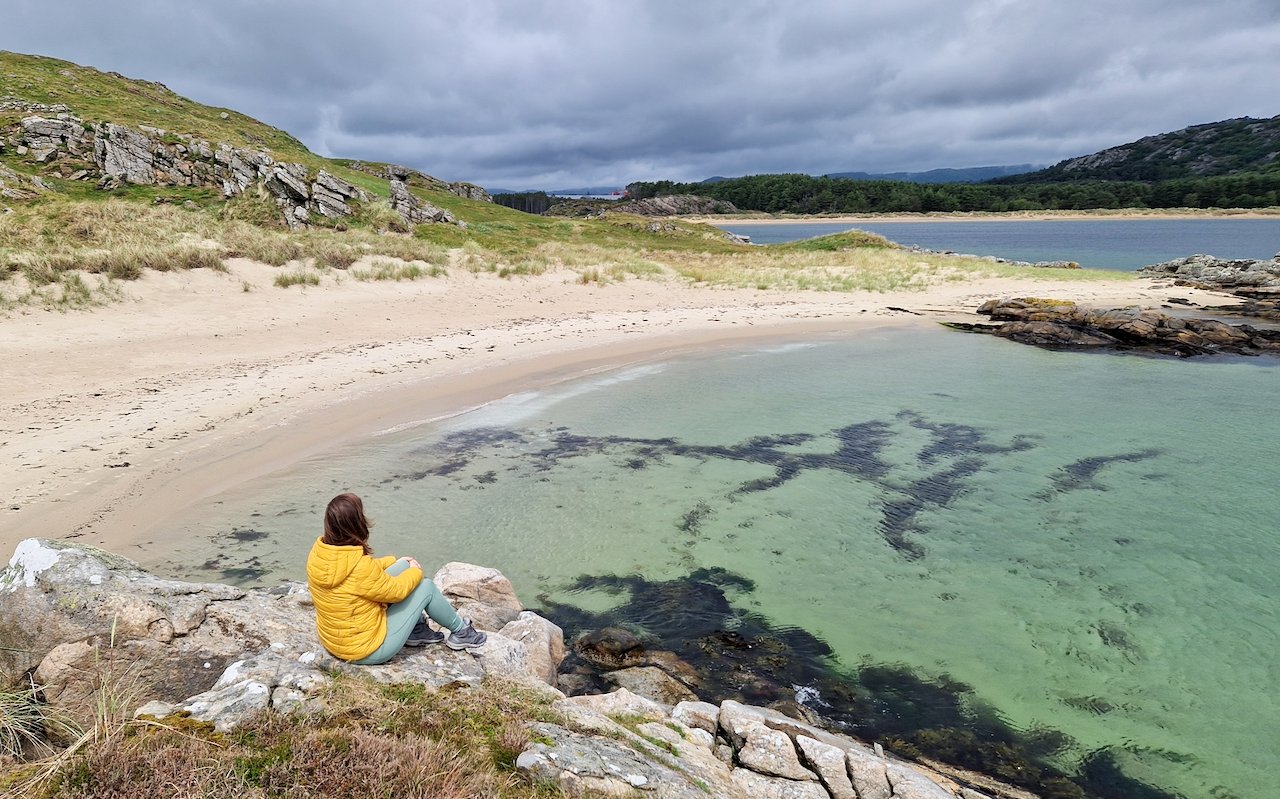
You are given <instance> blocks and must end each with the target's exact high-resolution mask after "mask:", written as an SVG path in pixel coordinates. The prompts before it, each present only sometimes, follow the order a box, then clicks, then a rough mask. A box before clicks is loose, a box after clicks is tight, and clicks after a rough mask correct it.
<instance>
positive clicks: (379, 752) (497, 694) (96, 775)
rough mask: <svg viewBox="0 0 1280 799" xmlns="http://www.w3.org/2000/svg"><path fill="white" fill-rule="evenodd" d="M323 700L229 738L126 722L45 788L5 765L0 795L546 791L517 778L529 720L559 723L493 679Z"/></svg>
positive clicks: (531, 699) (66, 764)
mask: <svg viewBox="0 0 1280 799" xmlns="http://www.w3.org/2000/svg"><path fill="white" fill-rule="evenodd" d="M320 702H321V703H322V705H323V710H317V711H316V712H311V713H299V714H296V715H293V716H286V715H282V714H277V713H263V714H261V715H259V716H257V717H256V718H254V719H253V720H251V721H249V722H248V723H246V724H244V725H242V726H240V727H238V728H237V729H235V730H234V731H232V732H230V733H226V734H221V733H217V732H215V731H214V730H213V725H212V724H210V723H207V722H193V721H191V720H190V719H189V718H184V717H182V715H176V716H170V717H168V718H166V719H159V720H153V719H144V720H141V721H138V722H129V723H127V724H124V725H122V726H120V727H119V728H117V730H116V731H115V732H114V733H113V734H111V735H108V736H106V737H103V738H101V739H99V740H97V741H95V742H93V743H90V744H88V745H85V746H84V747H82V748H81V749H80V750H79V751H78V752H76V753H75V754H74V755H73V756H71V757H69V758H63V759H62V760H61V761H59V762H58V765H57V768H56V770H55V771H54V772H52V773H51V774H50V776H49V777H48V778H46V779H44V780H43V781H36V780H35V779H34V778H32V777H31V776H30V775H29V774H28V772H27V770H24V769H22V768H18V767H15V766H11V767H10V768H9V769H7V770H3V769H0V790H4V789H5V788H7V790H8V792H9V794H10V795H13V796H25V797H31V799H61V798H63V797H68V798H69V797H77V798H80V797H84V798H85V799H95V798H99V797H101V798H102V799H105V798H106V797H119V796H179V795H180V796H201V797H209V798H210V799H220V798H221V797H226V798H227V799H232V798H235V799H239V797H244V796H290V797H297V798H298V799H303V798H304V797H326V798H328V797H334V798H335V799H342V798H343V797H351V798H352V799H355V798H356V797H360V798H361V799H363V797H370V796H396V797H405V799H413V798H414V797H439V798H440V799H462V797H472V796H486V797H529V799H533V797H538V796H546V795H547V793H546V791H545V790H540V789H537V788H534V787H532V786H529V785H527V784H525V783H524V782H523V781H521V780H520V779H519V777H518V776H517V775H516V773H515V759H516V756H517V755H518V754H519V753H520V752H521V751H523V749H524V748H525V746H526V745H527V744H528V743H529V741H530V736H531V733H530V732H529V730H528V728H527V727H526V724H527V723H528V722H529V721H533V720H545V721H552V720H555V718H554V715H553V714H552V713H551V711H550V710H549V708H548V706H547V705H548V701H547V700H546V699H545V698H543V697H539V696H535V695H533V694H530V693H529V692H528V691H526V690H525V689H521V688H519V687H517V686H514V685H512V684H509V683H505V682H502V681H501V680H496V679H490V680H487V681H486V682H485V683H484V685H483V686H482V687H480V688H478V689H467V688H461V689H457V690H450V689H445V690H442V691H440V692H438V693H429V692H428V689H427V688H426V687H425V686H423V685H416V684H411V685H379V684H376V683H373V682H372V681H368V680H361V679H357V678H353V677H344V676H340V677H337V678H336V679H335V680H334V682H333V683H332V684H331V685H330V686H329V687H328V689H327V690H326V691H325V692H324V693H323V694H322V695H321V696H320ZM6 771H7V774H6ZM6 777H7V779H8V785H7V786H6V785H5V780H6Z"/></svg>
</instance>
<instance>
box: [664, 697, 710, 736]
mask: <svg viewBox="0 0 1280 799" xmlns="http://www.w3.org/2000/svg"><path fill="white" fill-rule="evenodd" d="M671 718H672V719H674V720H676V721H678V722H680V723H681V724H683V725H684V726H686V727H692V728H694V729H698V730H705V731H707V732H709V733H711V734H712V735H715V734H716V732H717V730H718V729H719V727H720V708H718V707H716V706H715V705H713V704H711V703H710V702H680V703H679V704H677V705H676V707H675V710H673V711H671Z"/></svg>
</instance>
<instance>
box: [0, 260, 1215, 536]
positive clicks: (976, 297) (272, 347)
mask: <svg viewBox="0 0 1280 799" xmlns="http://www.w3.org/2000/svg"><path fill="white" fill-rule="evenodd" d="M273 274H274V271H273V270H272V268H271V267H267V266H263V265H260V264H255V263H251V262H247V261H239V260H236V261H231V262H229V271H228V272H227V273H218V272H211V271H206V270H197V271H192V272H184V273H148V274H147V275H146V276H145V277H144V278H143V279H141V280H139V281H137V282H136V283H133V284H129V285H128V287H127V289H126V291H127V293H128V294H129V296H130V299H128V300H127V301H125V302H123V303H120V304H114V305H108V306H105V307H100V308H97V309H94V310H92V311H88V312H85V311H77V312H68V313H59V312H56V311H44V310H28V311H26V312H24V313H13V314H11V315H10V316H8V317H5V318H0V333H2V334H3V335H4V336H5V339H6V350H7V352H6V355H7V363H6V373H7V376H8V378H9V379H8V384H9V387H8V389H7V390H6V395H5V400H6V401H5V403H4V406H5V407H4V410H5V414H4V422H3V423H0V437H2V439H3V440H2V441H0V473H3V475H4V482H5V484H6V485H7V486H9V494H8V496H7V497H6V503H5V505H4V507H3V509H2V510H0V548H4V549H6V550H8V551H12V550H13V548H14V546H16V544H17V543H18V541H20V540H22V539H24V538H30V537H33V536H41V537H48V538H55V539H77V540H79V542H81V543H87V544H92V545H94V546H99V547H102V548H104V549H108V550H110V551H113V552H120V553H122V554H125V555H130V554H131V553H135V554H136V553H137V552H138V551H139V549H140V548H141V549H142V550H144V551H147V552H149V553H150V554H151V555H152V556H154V554H155V550H163V549H166V546H165V544H164V543H163V542H159V541H155V540H153V539H154V536H153V533H154V531H155V530H156V529H157V528H158V527H159V526H161V523H162V522H163V521H164V520H165V519H166V518H169V517H172V516H173V515H175V514H176V513H178V512H179V511H181V510H182V509H183V508H186V507H189V506H190V505H191V504H193V503H195V502H197V501H200V500H202V499H205V498H207V497H209V496H212V495H214V494H217V493H218V492H220V491H224V490H227V489H229V488H231V487H233V486H236V485H240V484H242V483H244V482H246V481H250V480H254V479H257V478H259V477H262V476H264V475H267V474H270V473H271V472H274V471H276V470H279V469H282V468H285V467H287V466H289V465H290V464H293V463H296V462H298V461H299V460H301V459H303V458H307V457H313V456H315V455H317V454H320V453H323V452H325V451H327V450H329V449H331V448H336V447H338V446H341V445H343V444H346V443H350V442H353V441H358V440H367V439H368V438H370V437H373V436H376V435H377V434H379V433H381V432H386V431H390V430H395V429H403V428H404V427H406V426H411V425H414V424H421V423H424V422H426V421H430V420H433V419H439V418H445V417H448V416H451V415H454V414H457V413H460V412H465V411H466V410H468V409H470V408H474V407H478V406H480V405H483V404H485V403H487V402H491V401H493V400H497V399H500V398H502V397H504V396H509V395H510V394H514V393H518V392H522V391H530V390H537V389H539V388H542V387H546V386H549V385H553V384H555V383H558V382H561V381H564V380H569V379H573V378H575V377H579V376H583V375H587V374H591V373H593V372H599V371H602V370H608V369H613V368H618V367H621V366H625V365H628V364H634V363H638V362H643V361H648V360H655V359H662V358H665V357H671V356H673V355H676V354H682V353H688V352H693V351H699V350H706V349H713V348H717V347H734V346H738V347H740V346H749V345H750V344H751V343H752V342H753V341H758V342H764V341H773V340H779V339H795V338H797V337H805V336H810V337H811V336H829V335H852V334H858V333H860V332H863V331H867V330H871V329H874V328H878V327H884V326H903V325H911V326H932V325H935V323H936V322H939V321H974V320H975V315H974V310H975V309H976V308H977V306H978V305H979V304H981V302H983V301H985V300H986V299H990V298H993V297H1007V296H1028V295H1034V296H1041V297H1043V296H1050V297H1061V298H1064V299H1074V300H1078V301H1081V302H1087V303H1093V304H1098V305H1111V306H1122V305H1128V304H1149V305H1150V304H1158V303H1160V302H1162V301H1163V300H1165V299H1167V298H1168V297H1169V296H1175V295H1176V296H1178V297H1189V298H1192V299H1193V300H1195V301H1197V302H1209V301H1210V300H1212V299H1214V295H1212V294H1209V293H1207V292H1196V291H1195V290H1191V289H1186V288H1172V287H1166V288H1158V287H1156V286H1154V285H1152V284H1151V283H1148V282H1145V281H1133V280H1132V279H1117V280H1115V281H1097V282H1086V283H1080V282H1066V281H1057V280H1054V279H1052V277H1050V278H1047V279H1045V278H1041V279H1039V280H1036V281H1027V280H1019V279H1012V278H1000V279H984V280H974V281H969V282H951V283H947V282H942V283H938V284H936V285H933V286H931V287H929V288H928V289H926V290H924V291H911V292H897V293H884V294H879V293H870V292H855V293H837V292H785V291H777V290H769V291H759V290H746V289H717V288H698V287H690V286H689V285H688V284H687V283H685V282H683V281H676V280H627V281H625V282H616V283H612V284H608V285H604V286H596V285H590V286H584V285H581V284H580V283H579V282H578V281H577V280H576V277H577V275H576V273H573V272H568V271H562V272H548V273H547V274H544V275H541V276H538V277H529V278H515V279H504V278H499V277H497V276H496V275H492V274H488V273H481V274H475V275H473V274H470V273H463V274H459V275H457V276H450V277H446V278H431V279H424V280H419V281H411V282H404V283H395V282H389V281H388V282H381V283H357V282H355V281H352V280H349V279H347V280H343V281H342V282H341V283H337V282H335V281H333V280H332V279H331V278H326V280H325V282H323V283H322V285H321V286H319V287H310V288H307V289H305V290H303V289H298V288H292V289H278V288H272V287H270V277H271V275H273ZM246 286H252V287H253V288H252V289H251V290H250V289H248V288H246ZM262 286H265V287H262Z"/></svg>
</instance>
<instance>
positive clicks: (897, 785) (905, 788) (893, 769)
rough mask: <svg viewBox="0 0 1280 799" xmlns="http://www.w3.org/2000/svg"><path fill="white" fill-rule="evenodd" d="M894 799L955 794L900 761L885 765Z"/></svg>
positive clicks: (952, 797)
mask: <svg viewBox="0 0 1280 799" xmlns="http://www.w3.org/2000/svg"><path fill="white" fill-rule="evenodd" d="M885 773H886V774H887V775H888V777H889V784H890V785H891V786H893V796H894V799H955V794H953V793H951V792H950V791H947V790H946V789H944V788H943V787H942V786H941V785H939V784H938V783H936V782H934V781H933V780H931V779H929V778H928V777H926V776H925V775H923V774H921V773H920V772H918V771H916V770H915V769H912V768H908V767H907V766H905V765H902V764H900V763H889V764H888V765H887V766H886V767H885Z"/></svg>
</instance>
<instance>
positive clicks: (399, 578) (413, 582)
mask: <svg viewBox="0 0 1280 799" xmlns="http://www.w3.org/2000/svg"><path fill="white" fill-rule="evenodd" d="M408 560H409V561H410V563H409V568H407V569H405V570H404V571H402V572H400V573H399V574H397V575H396V576H394V577H392V576H391V575H389V574H387V573H386V571H385V570H384V569H382V568H381V567H380V566H379V565H378V563H377V562H375V561H374V560H373V559H372V558H370V559H369V560H367V561H365V563H367V564H368V566H367V567H357V569H358V570H359V571H360V574H359V575H357V577H358V579H359V581H360V582H359V584H358V585H357V586H356V589H355V590H356V593H358V594H359V595H360V596H362V597H364V598H365V599H371V600H373V601H374V602H381V603H383V604H386V605H390V604H393V603H395V602H399V601H400V600H402V599H404V598H405V597H407V596H409V594H410V593H412V592H413V589H415V588H417V587H418V583H420V582H422V579H423V574H422V567H421V566H418V565H417V563H418V562H417V561H416V560H412V559H408ZM392 562H393V563H394V562H395V561H392Z"/></svg>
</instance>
